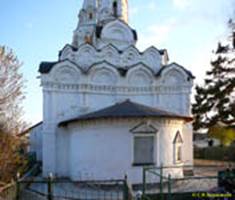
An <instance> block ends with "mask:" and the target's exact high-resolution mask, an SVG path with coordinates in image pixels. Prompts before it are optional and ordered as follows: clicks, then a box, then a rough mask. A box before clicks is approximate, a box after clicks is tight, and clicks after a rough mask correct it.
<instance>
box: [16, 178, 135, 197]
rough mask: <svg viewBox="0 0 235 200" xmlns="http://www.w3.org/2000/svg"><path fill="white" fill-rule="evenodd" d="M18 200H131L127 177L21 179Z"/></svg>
mask: <svg viewBox="0 0 235 200" xmlns="http://www.w3.org/2000/svg"><path fill="white" fill-rule="evenodd" d="M17 185H18V186H17V188H18V189H17V191H18V194H17V198H16V200H32V199H34V200H131V199H132V193H131V189H130V187H129V186H128V183H127V179H123V180H110V181H80V182H73V181H70V180H66V179H64V180H61V179H60V180H54V179H52V178H48V179H41V180H40V179H34V180H32V179H28V180H20V181H18V183H17Z"/></svg>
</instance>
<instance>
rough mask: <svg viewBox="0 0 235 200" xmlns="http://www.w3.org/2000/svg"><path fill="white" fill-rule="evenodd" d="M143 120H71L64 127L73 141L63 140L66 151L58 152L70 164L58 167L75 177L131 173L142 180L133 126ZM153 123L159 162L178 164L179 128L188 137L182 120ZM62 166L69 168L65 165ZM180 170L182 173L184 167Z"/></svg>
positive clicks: (100, 177)
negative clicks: (175, 144) (175, 146)
mask: <svg viewBox="0 0 235 200" xmlns="http://www.w3.org/2000/svg"><path fill="white" fill-rule="evenodd" d="M141 122H143V120H141V119H138V120H118V121H97V122H91V123H85V124H79V123H73V124H70V125H69V126H68V127H65V128H64V130H63V131H64V133H65V132H66V134H65V135H66V137H68V138H69V140H70V142H68V141H67V139H66V140H64V139H63V141H61V144H60V145H61V147H62V146H63V151H64V152H63V153H62V155H58V158H60V159H61V162H62V160H63V159H64V157H63V155H65V154H66V153H67V157H68V158H69V165H67V166H65V165H59V163H57V166H58V167H59V168H60V169H59V168H58V169H59V170H60V171H61V170H62V171H67V172H69V174H67V176H69V177H70V178H72V179H73V180H110V179H122V178H123V177H124V175H125V174H127V175H128V178H129V180H130V181H131V182H132V183H141V181H142V167H141V166H139V167H137V166H132V164H133V154H134V152H133V133H131V132H130V129H132V128H133V127H135V126H136V125H138V124H140V123H141ZM151 124H152V125H153V126H154V127H155V128H157V129H158V132H157V133H156V137H155V138H156V141H155V147H156V148H155V163H156V166H160V165H161V164H162V165H163V166H175V163H174V160H173V154H174V151H173V140H174V137H175V135H176V133H177V131H180V132H181V135H182V138H183V140H185V139H186V135H185V133H184V132H182V129H183V123H182V121H177V120H173V121H172V120H154V119H152V120H151ZM61 139H62V138H61ZM66 142H68V143H67V144H69V145H67V144H66ZM58 150H59V149H58ZM65 151H67V152H66V153H65ZM183 151H184V152H185V154H184V155H183V159H184V160H185V159H186V157H187V155H186V152H187V149H186V148H184V149H183ZM60 152H61V151H60ZM188 153H190V152H188ZM143 156H144V155H143ZM65 160H66V159H65ZM67 160H68V159H67ZM67 160H66V161H67ZM63 161H64V160H63ZM62 166H63V167H69V169H62V168H63V167H62ZM180 172H181V174H182V169H181V171H180ZM166 173H167V172H166ZM171 174H172V176H177V175H179V174H180V173H179V169H171ZM165 175H167V174H165Z"/></svg>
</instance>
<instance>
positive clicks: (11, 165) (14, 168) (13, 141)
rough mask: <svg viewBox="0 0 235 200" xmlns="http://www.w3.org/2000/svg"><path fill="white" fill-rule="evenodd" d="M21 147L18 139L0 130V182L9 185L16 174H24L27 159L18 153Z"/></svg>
mask: <svg viewBox="0 0 235 200" xmlns="http://www.w3.org/2000/svg"><path fill="white" fill-rule="evenodd" d="M22 145H23V143H22V141H21V139H20V138H19V137H17V136H15V135H12V134H8V133H7V132H5V131H2V130H1V129H0V149H1V151H0V182H2V183H9V182H10V181H11V180H12V179H14V178H15V177H16V174H17V172H19V173H24V172H25V169H26V168H27V159H26V155H24V154H22V153H21V152H20V150H21V149H22V148H23V147H22Z"/></svg>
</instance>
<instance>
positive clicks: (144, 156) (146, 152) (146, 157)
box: [134, 136, 154, 165]
mask: <svg viewBox="0 0 235 200" xmlns="http://www.w3.org/2000/svg"><path fill="white" fill-rule="evenodd" d="M153 163H154V136H134V165H151V164H153Z"/></svg>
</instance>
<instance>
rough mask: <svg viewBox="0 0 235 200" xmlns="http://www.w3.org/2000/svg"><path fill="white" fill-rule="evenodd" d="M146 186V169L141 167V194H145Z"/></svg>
mask: <svg viewBox="0 0 235 200" xmlns="http://www.w3.org/2000/svg"><path fill="white" fill-rule="evenodd" d="M145 187H146V169H145V167H143V185H142V195H143V196H145V189H146V188H145Z"/></svg>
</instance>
